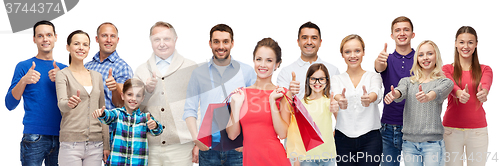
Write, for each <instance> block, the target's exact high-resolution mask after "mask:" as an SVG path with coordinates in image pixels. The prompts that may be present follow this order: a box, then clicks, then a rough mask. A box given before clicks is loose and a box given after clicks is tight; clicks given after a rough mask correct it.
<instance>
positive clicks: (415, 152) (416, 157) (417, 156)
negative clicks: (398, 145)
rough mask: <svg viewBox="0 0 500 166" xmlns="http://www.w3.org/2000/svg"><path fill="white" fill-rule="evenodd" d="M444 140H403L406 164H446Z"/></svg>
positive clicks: (440, 165) (439, 165)
mask: <svg viewBox="0 0 500 166" xmlns="http://www.w3.org/2000/svg"><path fill="white" fill-rule="evenodd" d="M445 152H446V150H445V145H444V140H439V141H427V142H411V141H406V140H405V141H403V159H404V162H405V166H423V165H425V166H444V157H445V156H444V155H445Z"/></svg>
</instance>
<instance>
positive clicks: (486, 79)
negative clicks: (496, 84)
mask: <svg viewBox="0 0 500 166" xmlns="http://www.w3.org/2000/svg"><path fill="white" fill-rule="evenodd" d="M481 84H482V86H483V88H484V89H488V91H489V90H490V88H491V85H492V84H493V70H492V69H491V67H489V66H486V65H484V67H483V69H482V76H481Z"/></svg>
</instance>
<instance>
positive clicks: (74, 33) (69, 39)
mask: <svg viewBox="0 0 500 166" xmlns="http://www.w3.org/2000/svg"><path fill="white" fill-rule="evenodd" d="M76 34H85V35H87V37H88V38H89V44H90V37H89V34H87V32H84V31H82V30H76V31H73V32H71V33H70V34H69V36H68V39H66V44H68V46H69V45H70V44H71V40H72V39H73V36H75V35H76ZM69 64H71V53H69Z"/></svg>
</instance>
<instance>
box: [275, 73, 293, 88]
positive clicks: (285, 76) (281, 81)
mask: <svg viewBox="0 0 500 166" xmlns="http://www.w3.org/2000/svg"><path fill="white" fill-rule="evenodd" d="M290 73H291V72H290ZM290 73H289V72H287V71H286V68H283V69H282V70H281V71H280V73H279V74H278V79H277V83H278V86H280V87H286V88H288V87H290V81H291V80H292V74H290Z"/></svg>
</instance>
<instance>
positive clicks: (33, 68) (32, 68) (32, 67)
mask: <svg viewBox="0 0 500 166" xmlns="http://www.w3.org/2000/svg"><path fill="white" fill-rule="evenodd" d="M32 64H33V65H31V68H30V69H31V70H35V67H36V64H35V61H33V63H32Z"/></svg>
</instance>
